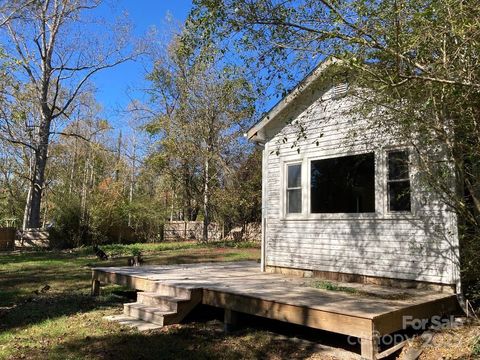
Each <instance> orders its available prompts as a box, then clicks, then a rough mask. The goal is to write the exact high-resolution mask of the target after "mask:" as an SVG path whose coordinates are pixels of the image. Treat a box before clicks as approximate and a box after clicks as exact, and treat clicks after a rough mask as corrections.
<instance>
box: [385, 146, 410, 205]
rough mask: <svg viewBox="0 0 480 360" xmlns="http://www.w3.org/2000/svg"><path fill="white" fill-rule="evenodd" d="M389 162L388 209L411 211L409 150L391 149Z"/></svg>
mask: <svg viewBox="0 0 480 360" xmlns="http://www.w3.org/2000/svg"><path fill="white" fill-rule="evenodd" d="M387 162H388V177H387V185H388V210H389V211H411V200H410V174H409V169H408V152H407V151H405V150H402V151H398V150H396V151H389V152H388V153H387Z"/></svg>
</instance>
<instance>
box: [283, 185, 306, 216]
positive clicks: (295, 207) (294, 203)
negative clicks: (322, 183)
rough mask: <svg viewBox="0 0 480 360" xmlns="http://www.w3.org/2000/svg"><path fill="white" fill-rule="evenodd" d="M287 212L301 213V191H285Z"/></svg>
mask: <svg viewBox="0 0 480 360" xmlns="http://www.w3.org/2000/svg"><path fill="white" fill-rule="evenodd" d="M287 211H288V213H289V214H297V213H301V212H302V190H301V189H295V190H287Z"/></svg>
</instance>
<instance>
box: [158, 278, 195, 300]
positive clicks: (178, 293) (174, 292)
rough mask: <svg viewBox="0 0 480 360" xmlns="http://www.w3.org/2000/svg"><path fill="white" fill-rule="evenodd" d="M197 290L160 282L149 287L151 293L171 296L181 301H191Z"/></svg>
mask: <svg viewBox="0 0 480 360" xmlns="http://www.w3.org/2000/svg"><path fill="white" fill-rule="evenodd" d="M196 290H197V289H188V288H183V287H178V286H173V285H168V284H164V283H160V282H156V283H152V284H151V286H150V287H149V292H154V293H157V294H158V295H164V296H171V297H175V298H181V299H190V297H191V294H192V291H196Z"/></svg>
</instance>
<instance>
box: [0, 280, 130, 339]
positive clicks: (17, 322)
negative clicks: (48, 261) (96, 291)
mask: <svg viewBox="0 0 480 360" xmlns="http://www.w3.org/2000/svg"><path fill="white" fill-rule="evenodd" d="M114 291H116V287H110V288H109V289H108V291H105V294H104V295H102V296H98V297H91V296H90V294H88V293H85V292H84V293H81V292H73V293H68V292H65V293H60V294H40V295H33V296H30V297H28V298H26V299H25V300H23V301H22V302H20V303H18V304H16V305H15V306H13V307H11V308H9V309H8V310H6V311H4V312H3V314H2V313H0V331H8V330H13V329H16V328H20V327H23V326H27V325H32V324H37V323H40V322H43V321H44V320H47V319H48V320H52V319H55V318H59V317H62V316H70V315H72V314H78V313H86V312H89V311H92V310H99V309H107V308H112V307H118V306H120V305H121V304H122V303H124V302H127V300H128V299H127V298H122V297H119V296H116V295H114V294H113V292H114Z"/></svg>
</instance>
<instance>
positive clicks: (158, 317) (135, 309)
mask: <svg viewBox="0 0 480 360" xmlns="http://www.w3.org/2000/svg"><path fill="white" fill-rule="evenodd" d="M123 313H124V314H125V315H127V316H130V317H133V318H136V319H140V320H143V321H147V322H150V323H152V324H156V325H160V326H165V325H170V324H175V323H178V321H177V318H178V314H177V313H176V312H175V311H170V310H163V309H161V308H158V307H153V306H149V305H144V304H140V303H138V302H135V303H127V304H123Z"/></svg>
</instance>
